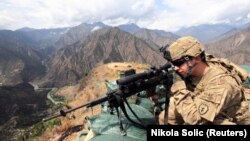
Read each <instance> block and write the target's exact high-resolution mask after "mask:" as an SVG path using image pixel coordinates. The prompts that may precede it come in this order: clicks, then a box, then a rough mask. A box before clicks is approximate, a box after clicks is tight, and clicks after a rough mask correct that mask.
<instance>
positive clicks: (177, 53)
mask: <svg viewBox="0 0 250 141" xmlns="http://www.w3.org/2000/svg"><path fill="white" fill-rule="evenodd" d="M203 51H204V46H203V45H202V44H201V43H200V42H199V41H198V40H197V39H195V38H194V37H191V36H186V37H182V38H179V39H178V40H176V41H175V42H174V43H172V44H171V45H170V46H169V47H168V48H167V51H166V52H168V57H167V58H168V60H169V61H176V60H179V59H182V58H183V57H186V56H190V57H195V56H197V55H199V54H201V53H202V52H203Z"/></svg>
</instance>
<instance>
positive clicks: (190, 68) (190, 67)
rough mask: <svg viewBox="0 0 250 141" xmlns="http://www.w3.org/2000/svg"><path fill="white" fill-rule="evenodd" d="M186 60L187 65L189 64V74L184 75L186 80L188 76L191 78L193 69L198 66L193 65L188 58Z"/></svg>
mask: <svg viewBox="0 0 250 141" xmlns="http://www.w3.org/2000/svg"><path fill="white" fill-rule="evenodd" d="M185 59H186V60H187V63H188V70H187V72H186V73H185V74H184V76H183V77H184V78H187V77H188V76H190V74H191V72H192V70H193V68H194V66H196V64H194V65H193V64H192V63H191V60H190V59H189V58H188V57H187V58H185Z"/></svg>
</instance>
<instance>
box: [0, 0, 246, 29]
mask: <svg viewBox="0 0 250 141" xmlns="http://www.w3.org/2000/svg"><path fill="white" fill-rule="evenodd" d="M99 21H101V22H103V23H105V24H107V25H110V26H117V25H121V24H128V23H135V24H137V25H138V26H139V27H145V28H149V29H161V30H165V31H176V30H178V29H180V28H182V27H190V26H196V25H200V24H216V23H229V24H230V23H235V22H241V23H246V22H249V21H250V0H236V1H233V0H1V1H0V29H10V30H16V29H19V28H22V27H30V28H37V29H41V28H58V27H71V26H77V25H79V24H81V23H94V22H99Z"/></svg>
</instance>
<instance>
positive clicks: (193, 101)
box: [159, 37, 249, 124]
mask: <svg viewBox="0 0 250 141" xmlns="http://www.w3.org/2000/svg"><path fill="white" fill-rule="evenodd" d="M168 51H169V55H170V57H171V59H170V61H175V60H177V59H180V58H181V57H183V56H196V55H199V54H200V53H201V52H203V51H204V50H203V46H202V45H201V44H200V43H199V42H198V41H197V40H196V39H194V38H192V37H183V38H180V39H178V40H177V41H176V42H175V43H173V44H172V45H171V46H170V47H169V48H168ZM207 65H208V66H209V70H208V71H207V72H206V73H205V74H204V75H203V76H202V77H199V78H198V77H192V76H190V77H187V78H186V79H185V81H177V82H175V83H174V84H173V85H172V87H171V92H172V97H171V98H170V104H169V112H168V123H169V124H249V123H247V122H248V120H249V105H248V103H247V102H246V99H245V95H244V88H243V87H242V82H243V81H244V76H242V73H240V72H239V71H238V70H237V69H235V67H233V66H234V65H231V64H228V62H227V61H225V60H223V59H222V60H220V59H216V58H213V57H211V56H207ZM228 66H230V67H231V68H229V67H228ZM227 67H228V68H227ZM163 115H164V113H161V115H160V121H159V122H160V123H161V124H162V123H163V122H162V120H163Z"/></svg>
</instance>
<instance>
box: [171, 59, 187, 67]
mask: <svg viewBox="0 0 250 141" xmlns="http://www.w3.org/2000/svg"><path fill="white" fill-rule="evenodd" d="M190 59H191V58H190V57H183V58H181V59H178V60H176V61H173V62H172V64H173V65H174V66H177V67H179V66H181V65H182V64H184V63H186V62H187V61H188V60H190Z"/></svg>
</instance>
